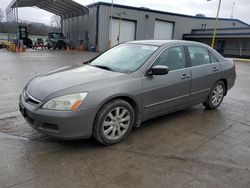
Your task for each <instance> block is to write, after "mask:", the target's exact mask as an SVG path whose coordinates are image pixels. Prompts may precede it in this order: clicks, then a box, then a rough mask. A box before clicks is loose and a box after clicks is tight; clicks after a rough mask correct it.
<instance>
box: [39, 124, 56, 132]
mask: <svg viewBox="0 0 250 188" xmlns="http://www.w3.org/2000/svg"><path fill="white" fill-rule="evenodd" d="M42 128H44V129H49V130H54V131H58V130H59V128H58V125H55V124H51V123H44V124H43V125H42Z"/></svg>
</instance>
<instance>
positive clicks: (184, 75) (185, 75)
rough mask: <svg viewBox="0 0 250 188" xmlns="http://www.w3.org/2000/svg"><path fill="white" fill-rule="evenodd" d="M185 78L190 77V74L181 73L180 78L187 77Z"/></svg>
mask: <svg viewBox="0 0 250 188" xmlns="http://www.w3.org/2000/svg"><path fill="white" fill-rule="evenodd" d="M187 78H190V75H189V74H183V75H182V76H181V79H182V80H185V79H187Z"/></svg>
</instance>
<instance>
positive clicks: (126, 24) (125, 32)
mask: <svg viewBox="0 0 250 188" xmlns="http://www.w3.org/2000/svg"><path fill="white" fill-rule="evenodd" d="M135 31H136V23H135V22H133V21H127V20H121V31H120V43H121V42H125V41H131V40H135ZM118 35H119V19H113V21H112V46H115V45H117V44H118V41H117V38H118Z"/></svg>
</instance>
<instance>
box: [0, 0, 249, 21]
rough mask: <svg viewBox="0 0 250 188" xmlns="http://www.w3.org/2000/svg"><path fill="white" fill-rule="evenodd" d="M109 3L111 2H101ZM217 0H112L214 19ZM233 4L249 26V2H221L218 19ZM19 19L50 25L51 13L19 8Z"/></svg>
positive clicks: (1, 0)
mask: <svg viewBox="0 0 250 188" xmlns="http://www.w3.org/2000/svg"><path fill="white" fill-rule="evenodd" d="M11 1H12V0H0V8H2V9H3V10H5V8H6V7H7V6H8V4H9V3H10V2H11ZM75 1H76V2H78V3H80V4H82V5H88V4H91V3H93V2H97V1H93V0H75ZM103 2H111V0H103ZM218 2H219V0H212V1H209V2H208V1H207V0H114V3H116V4H123V5H130V6H136V7H148V8H150V9H155V10H162V11H168V12H174V13H181V14H188V15H195V14H198V13H201V14H205V15H206V16H209V17H215V15H216V10H217V6H218ZM233 2H235V9H234V18H237V19H240V20H242V21H244V22H246V23H248V24H250V16H249V9H250V0H222V6H221V12H220V17H224V18H230V16H231V12H232V6H233ZM19 15H20V19H23V20H28V21H35V22H42V23H45V24H50V17H51V15H52V14H51V13H48V12H46V11H43V10H40V9H38V8H20V11H19Z"/></svg>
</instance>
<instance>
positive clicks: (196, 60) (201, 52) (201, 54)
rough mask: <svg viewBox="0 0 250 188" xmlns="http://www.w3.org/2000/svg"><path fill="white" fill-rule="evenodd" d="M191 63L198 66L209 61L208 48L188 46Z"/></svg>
mask: <svg viewBox="0 0 250 188" xmlns="http://www.w3.org/2000/svg"><path fill="white" fill-rule="evenodd" d="M188 51H189V56H190V60H191V65H192V66H193V67H194V66H199V65H205V64H209V63H210V57H209V53H208V50H207V49H206V48H203V47H199V46H188Z"/></svg>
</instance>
